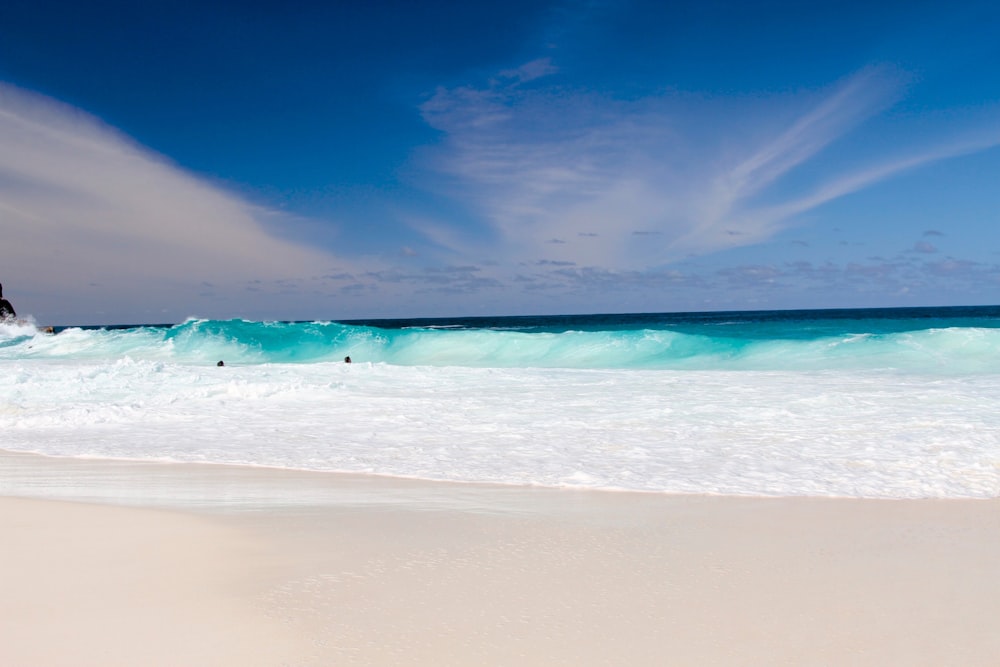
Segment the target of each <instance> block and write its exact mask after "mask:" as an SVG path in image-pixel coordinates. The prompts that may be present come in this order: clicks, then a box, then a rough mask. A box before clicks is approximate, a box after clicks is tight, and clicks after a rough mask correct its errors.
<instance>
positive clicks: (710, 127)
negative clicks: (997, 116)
mask: <svg viewBox="0 0 1000 667" xmlns="http://www.w3.org/2000/svg"><path fill="white" fill-rule="evenodd" d="M529 69H531V70H532V71H534V70H537V71H538V72H539V74H538V76H533V77H531V78H530V80H529V79H528V78H527V77H519V76H515V75H513V74H511V73H506V74H505V75H504V76H501V77H497V78H494V79H493V80H492V81H490V82H489V83H488V84H487V85H485V86H481V87H476V86H471V85H470V86H462V87H455V88H441V89H439V90H437V91H436V93H435V94H434V96H433V97H432V98H431V99H430V100H429V101H428V102H427V103H426V104H425V105H424V106H423V108H422V111H423V115H424V118H425V120H426V121H427V122H428V123H429V124H430V125H432V126H433V127H435V128H437V129H438V130H440V131H441V132H442V133H443V136H442V141H441V143H440V144H439V145H438V146H437V147H436V148H435V149H434V150H433V151H431V152H429V153H428V154H427V155H425V160H426V161H427V163H428V164H429V165H430V166H431V167H432V168H433V169H434V170H436V172H437V173H438V174H439V175H440V178H439V179H437V180H435V181H429V182H427V183H425V185H426V186H428V187H431V188H434V189H436V190H437V191H438V192H439V193H441V194H444V195H446V196H448V197H451V198H454V199H456V200H460V201H462V202H464V203H465V204H466V205H467V206H468V207H469V208H470V209H471V210H473V211H474V212H475V214H477V215H478V216H480V217H481V218H482V219H483V220H485V221H486V222H487V224H488V228H489V230H490V234H489V235H488V236H484V237H480V238H478V239H476V238H470V236H469V235H468V234H458V233H455V234H452V235H450V236H449V235H448V234H446V233H444V232H443V231H442V230H441V229H437V230H436V232H435V237H436V239H437V240H439V241H442V240H444V239H449V240H450V241H453V242H454V243H455V244H456V245H454V246H450V247H452V248H454V249H456V250H457V251H459V252H462V253H475V252H483V248H487V247H488V248H489V249H490V252H491V253H493V254H494V255H497V254H502V255H503V256H504V257H506V258H508V259H510V260H511V261H514V260H521V261H530V260H531V259H535V258H537V256H538V255H539V253H541V252H542V251H541V250H540V248H541V247H543V246H544V244H545V243H546V242H547V241H549V240H550V239H553V238H557V239H562V240H566V241H567V242H566V243H565V244H563V245H562V246H561V247H560V249H559V250H558V252H556V251H554V250H553V249H552V248H551V246H548V247H546V249H545V250H544V253H545V256H549V257H552V258H554V259H560V260H567V261H575V262H577V263H578V264H580V265H593V266H595V267H605V268H617V269H646V268H651V267H655V266H659V265H664V264H667V263H669V262H671V261H674V260H676V259H678V258H681V257H683V256H685V255H687V254H689V253H699V254H705V253H712V252H715V251H718V250H721V249H727V248H733V247H736V246H743V245H751V244H755V243H759V242H761V241H763V240H766V239H768V238H770V237H771V236H773V235H774V234H775V233H776V232H778V231H780V230H782V229H785V228H787V227H789V226H791V225H794V224H796V223H797V222H798V221H799V220H800V218H801V216H802V214H804V213H806V212H808V211H811V210H813V209H815V208H817V207H819V206H821V205H823V204H825V203H827V202H830V201H832V200H834V199H837V198H840V197H844V196H846V195H849V194H851V193H854V192H857V191H859V190H861V189H863V188H866V187H870V186H871V185H873V184H875V183H878V182H880V181H884V180H886V179H888V178H891V177H893V176H896V175H898V174H900V173H902V172H904V171H907V170H912V169H915V168H918V167H920V166H923V165H926V164H929V163H932V162H935V161H939V160H944V159H947V158H951V157H956V156H959V155H963V154H968V153H972V152H976V151H981V150H984V149H987V148H990V147H992V146H995V145H997V144H998V143H1000V131H994V130H991V129H989V127H986V126H983V127H984V128H985V129H980V130H979V131H976V132H973V133H972V134H970V135H967V136H965V137H956V136H952V137H950V138H941V137H939V139H938V143H937V144H933V143H931V142H932V138H926V137H925V138H923V139H922V140H921V142H917V143H911V144H910V149H909V150H910V151H911V152H910V153H909V154H892V153H878V152H877V150H876V149H871V150H861V151H856V152H854V153H853V154H852V155H851V160H849V161H848V160H846V159H843V157H842V156H841V159H840V160H839V161H833V162H831V163H829V164H826V163H824V161H823V160H822V159H821V156H823V155H824V154H825V151H827V150H829V149H830V147H832V146H833V145H834V144H836V143H837V142H839V141H842V140H845V139H846V138H848V137H850V136H851V134H852V132H854V131H855V130H857V129H858V128H859V127H860V126H862V125H863V124H864V123H866V122H867V121H869V120H871V119H873V118H874V117H876V116H878V115H879V114H880V113H882V112H884V111H885V110H886V109H888V108H889V107H891V106H892V105H893V104H894V103H895V102H896V101H898V100H899V99H900V98H901V96H902V95H903V94H904V92H905V87H906V85H907V76H906V75H905V73H902V72H899V71H897V70H895V69H894V68H891V67H869V68H865V69H863V70H861V71H859V72H857V73H855V74H853V75H851V76H849V77H847V78H845V79H844V80H842V81H840V82H837V83H834V84H832V85H830V86H829V87H827V88H826V89H822V90H804V91H800V92H798V93H794V94H782V95H771V96H765V95H761V96H756V97H746V98H739V99H722V98H718V97H707V96H699V95H697V94H692V93H683V92H678V91H667V92H662V93H657V94H655V95H650V96H648V97H646V98H643V99H629V100H621V99H614V98H611V97H607V96H600V95H597V94H595V93H592V92H584V91H580V90H574V89H569V88H566V87H565V86H563V85H555V83H553V84H552V85H548V84H547V82H546V77H547V75H549V74H550V73H551V72H554V67H551V66H548V65H547V66H546V67H544V68H543V67H539V66H534V67H533V68H529ZM525 81H527V82H528V83H527V84H525V83H524V82H525ZM921 144H922V145H923V148H921V147H920V146H921ZM553 255H554V256H553Z"/></svg>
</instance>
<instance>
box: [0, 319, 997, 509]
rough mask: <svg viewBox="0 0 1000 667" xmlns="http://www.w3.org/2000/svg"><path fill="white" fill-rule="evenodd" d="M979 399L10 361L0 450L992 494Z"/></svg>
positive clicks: (719, 385) (564, 376)
mask: <svg viewBox="0 0 1000 667" xmlns="http://www.w3.org/2000/svg"><path fill="white" fill-rule="evenodd" d="M62 336H63V334H60V338H61V337H62ZM60 344H71V338H70V339H67V341H66V342H65V343H60ZM998 398H1000V375H988V374H980V375H977V376H972V377H941V376H938V375H935V376H921V375H914V374H907V375H902V374H894V373H880V372H866V373H848V372H841V371H824V372H811V373H809V372H784V371H771V372H760V371H636V370H553V369H488V368H487V369H482V368H440V367H433V368H432V367H404V366H390V365H383V364H376V365H370V364H365V363H355V364H351V365H347V364H342V363H323V364H302V365H293V364H271V365H257V366H244V367H240V366H226V367H223V368H217V367H215V366H208V365H191V364H178V363H169V362H163V361H155V360H149V359H143V360H138V361H136V360H132V359H130V358H125V359H120V360H118V361H114V362H97V361H95V362H87V361H81V360H73V361H65V360H62V361H60V360H51V359H49V360H24V359H22V360H18V361H7V362H4V373H3V374H2V377H0V434H2V436H0V437H2V441H0V442H2V444H0V447H2V448H4V449H9V450H14V451H31V452H38V453H42V454H49V455H56V456H77V457H80V456H87V457H106V458H127V459H146V460H173V461H186V462H194V461H199V462H204V461H207V462H216V463H231V464H246V465H263V466H276V467H286V468H301V469H309V470H329V471H351V472H363V473H379V474H389V475H400V476H410V477H420V478H428V479H439V480H462V481H483V482H501V483H512V484H534V485H546V486H576V487H589V488H607V489H634V490H646V491H668V492H693V493H723V494H747V495H838V496H865V497H900V498H904V497H905V498H911V497H996V496H1000V413H998V411H997V410H996V409H995V406H996V405H997V399H998Z"/></svg>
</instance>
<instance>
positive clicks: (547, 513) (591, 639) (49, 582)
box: [0, 467, 1000, 666]
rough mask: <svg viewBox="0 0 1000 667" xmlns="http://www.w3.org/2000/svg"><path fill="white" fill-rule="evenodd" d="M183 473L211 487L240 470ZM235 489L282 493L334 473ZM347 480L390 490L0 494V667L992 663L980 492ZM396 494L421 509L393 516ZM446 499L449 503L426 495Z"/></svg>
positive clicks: (997, 602) (994, 505)
mask: <svg viewBox="0 0 1000 667" xmlns="http://www.w3.org/2000/svg"><path fill="white" fill-rule="evenodd" d="M181 468H183V467H181ZM187 470H191V469H190V468H188V469H187ZM179 474H181V475H182V476H183V475H184V473H183V472H181V473H179ZM198 474H199V475H207V476H208V478H211V477H212V475H215V474H218V476H219V477H218V479H219V480H220V481H219V483H220V484H222V481H221V480H222V476H224V475H229V477H228V478H227V480H226V483H227V484H229V483H232V476H233V475H234V474H236V476H237V477H240V476H241V475H243V474H244V473H233V471H232V470H228V471H227V470H219V472H218V473H215V472H212V471H209V472H207V473H206V472H204V471H201V472H200V473H198ZM246 476H247V479H248V480H251V481H248V482H247V483H251V482H252V483H253V484H258V485H259V484H261V483H262V480H267V482H268V483H269V484H272V485H273V486H276V487H279V488H280V487H281V486H282V485H287V484H293V483H294V480H296V479H300V480H304V481H307V480H311V481H310V482H309V483H313V482H316V480H322V483H323V484H326V485H337V484H344V485H348V486H349V485H350V484H352V483H353V482H352V481H351V479H350V478H340V477H337V476H311V477H310V476H306V475H303V476H301V477H296V476H295V475H289V474H287V473H276V472H267V471H254V472H253V473H246ZM203 483H204V479H202V480H201V481H199V484H203ZM304 483H305V482H304ZM365 484H367V485H368V488H369V489H373V490H374V491H375V492H376V493H378V492H379V491H381V492H383V493H384V495H385V497H386V498H389V500H388V501H387V502H384V503H381V504H377V503H371V502H355V503H346V502H340V503H336V502H326V503H320V504H312V505H297V506H289V507H284V508H275V507H272V508H271V509H267V510H257V511H242V512H233V511H229V512H222V513H219V512H206V511H204V510H201V511H185V512H181V511H176V510H175V511H165V510H157V509H134V508H123V507H109V506H102V505H89V504H77V503H66V502H56V501H42V500H20V499H13V498H0V540H2V547H0V635H2V636H3V641H0V664H2V665H32V666H35V665H74V666H75V665H140V664H141V665H344V664H365V665H397V664H398V665H468V664H485V665H560V664H565V665H622V664H628V665H663V664H671V665H709V664H711V665H996V664H997V656H1000V621H998V620H997V619H1000V577H998V576H997V575H996V573H997V567H998V565H997V564H998V563H1000V501H997V500H989V501H951V502H945V501H853V500H811V499H738V498H707V497H669V496H656V495H640V494H613V493H590V492H568V491H567V492H560V491H546V490H519V489H498V488H496V487H476V486H471V485H460V486H450V485H436V484H426V485H425V484H419V483H414V484H410V483H403V482H393V481H388V480H384V481H377V480H367V481H366V482H365ZM402 487H406V488H408V489H411V490H412V489H421V490H423V491H424V492H426V493H425V495H424V496H422V497H424V498H425V499H426V498H429V497H434V498H437V499H438V501H437V502H436V503H429V502H426V501H425V502H416V503H411V502H407V501H406V500H403V499H400V498H401V497H402V496H401V494H402V493H403V492H402V491H401V488H402ZM288 489H289V493H291V489H292V487H291V486H289V487H288ZM404 495H405V494H404ZM449 497H452V498H455V499H458V498H461V499H462V501H461V502H460V503H459V502H456V503H455V504H454V506H449V504H448V503H447V502H440V500H441V499H445V500H447V499H448V498H449ZM394 499H395V500H394Z"/></svg>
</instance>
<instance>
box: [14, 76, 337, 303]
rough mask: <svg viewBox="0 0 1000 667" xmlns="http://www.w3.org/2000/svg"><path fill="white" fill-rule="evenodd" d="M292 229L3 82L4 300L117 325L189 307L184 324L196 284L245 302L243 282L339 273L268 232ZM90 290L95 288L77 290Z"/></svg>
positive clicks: (74, 113) (324, 257)
mask: <svg viewBox="0 0 1000 667" xmlns="http://www.w3.org/2000/svg"><path fill="white" fill-rule="evenodd" d="M290 221H291V220H290V219H289V218H287V217H283V214H280V213H276V212H274V211H271V210H267V209H266V208H263V207H260V206H256V205H254V204H252V203H249V202H247V201H245V200H243V199H241V198H240V197H238V196H236V195H234V194H232V193H229V192H226V191H224V190H222V189H220V188H218V187H216V186H213V185H211V184H209V183H206V182H205V181H203V180H200V179H198V178H197V177H195V176H193V175H191V174H189V173H187V172H185V171H183V170H181V169H179V168H177V167H176V166H174V165H171V164H170V163H169V162H167V161H166V160H165V159H163V158H162V157H160V156H158V155H156V154H154V153H152V152H151V151H148V150H146V149H144V148H143V147H141V146H139V145H137V144H136V143H135V142H133V141H131V140H130V139H129V138H127V137H125V136H123V135H122V134H121V133H119V132H117V131H115V130H114V129H112V128H110V127H108V126H106V125H104V124H102V123H101V122H100V121H98V120H97V119H95V118H94V117H92V116H89V115H87V114H85V113H83V112H81V111H79V110H76V109H73V108H71V107H68V106H66V105H63V104H60V103H58V102H55V101H53V100H51V99H48V98H44V97H41V96H38V95H34V94H30V93H27V92H25V91H22V90H20V89H17V88H14V87H12V86H9V85H4V84H0V236H2V238H3V240H4V247H5V252H4V262H3V274H4V275H3V280H4V281H5V283H6V284H7V285H8V292H9V293H10V294H11V296H13V295H14V294H16V292H17V291H18V290H20V291H22V292H31V293H35V294H46V293H47V294H50V295H55V294H58V295H59V299H61V300H63V301H66V302H75V303H78V304H80V302H81V300H83V301H85V302H87V303H86V304H80V307H81V308H93V309H95V310H97V309H99V310H104V311H106V312H119V313H122V315H121V317H129V316H130V314H131V316H133V317H140V318H141V317H143V315H142V313H143V312H144V311H145V310H146V309H150V308H153V309H155V310H156V311H157V312H159V311H160V310H161V308H170V309H187V312H186V313H182V315H181V316H183V315H185V314H195V312H196V311H198V303H197V301H196V300H195V299H194V296H195V295H197V294H198V293H199V292H202V291H203V288H202V283H206V282H207V283H211V284H212V286H213V290H214V293H215V294H217V295H226V294H229V295H235V294H244V290H245V287H246V285H247V283H248V282H249V281H251V280H260V281H263V282H265V283H266V282H267V281H275V280H279V279H287V278H296V277H303V276H309V275H313V274H320V273H322V272H324V271H328V270H329V269H330V268H331V267H332V266H333V265H335V264H336V265H341V266H342V265H343V262H340V261H338V260H336V258H334V257H332V256H330V255H328V254H326V253H323V252H320V251H317V250H314V249H310V248H307V247H303V246H300V245H296V244H295V243H292V242H289V241H287V240H283V239H281V238H277V237H276V236H275V234H274V233H272V232H271V231H269V229H274V228H275V227H274V226H273V225H277V224H282V223H284V224H288V223H289V222H290ZM269 225H271V226H270V227H269ZM91 283H96V284H97V285H99V289H93V288H88V287H84V286H86V285H89V284H91ZM244 298H245V297H244ZM57 300H58V299H57ZM233 305H235V304H233ZM236 307H237V308H238V306H236ZM198 314H201V313H198Z"/></svg>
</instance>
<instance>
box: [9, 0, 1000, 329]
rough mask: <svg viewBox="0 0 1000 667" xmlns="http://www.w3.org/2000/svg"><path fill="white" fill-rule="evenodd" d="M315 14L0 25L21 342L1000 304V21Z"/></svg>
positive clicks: (13, 293)
mask: <svg viewBox="0 0 1000 667" xmlns="http://www.w3.org/2000/svg"><path fill="white" fill-rule="evenodd" d="M88 4H89V5H91V6H86V5H88ZM293 4H294V6H290V5H289V4H287V3H277V2H273V3H272V2H210V3H203V2H183V1H182V2H159V1H151V2H143V3H135V2H114V1H111V2H100V3H75V2H72V3H71V2H51V1H47V0H35V1H33V2H23V1H22V0H8V2H5V3H3V5H2V6H0V235H2V236H0V238H2V239H3V248H4V258H3V261H2V262H0V281H2V282H3V284H4V287H5V288H6V290H5V295H6V296H7V297H8V298H10V299H11V300H12V301H13V303H14V305H15V306H16V307H17V309H18V311H19V313H22V314H30V315H33V316H34V317H35V318H36V319H37V320H38V321H39V322H40V323H55V324H69V323H76V324H101V323H124V322H128V323H140V322H172V321H180V320H183V319H184V318H186V317H188V316H199V317H221V318H225V317H247V318H254V319H346V318H357V317H407V316H448V315H480V314H483V315H495V314H533V313H541V314H545V313H588V312H655V311H685V310H731V309H771V308H802V307H818V308H823V307H866V306H897V305H898V306H910V305H950V304H986V303H989V304H993V303H998V302H1000V244H998V236H1000V232H998V231H997V229H998V224H997V223H998V222H1000V220H998V217H1000V215H998V214H1000V187H998V186H997V180H998V179H997V176H998V174H1000V69H998V68H997V67H996V64H997V63H1000V41H998V40H997V39H996V38H995V35H996V27H997V26H998V25H1000V9H997V8H994V6H993V5H992V4H991V3H985V2H984V3H968V2H959V3H948V4H946V3H944V2H888V3H857V4H853V3H828V4H827V3H799V2H796V3H791V2H757V3H751V2H705V1H698V2H674V3H660V2H624V1H623V2H613V1H609V2H601V1H592V2H516V1H513V2H512V1H505V2H502V3H501V2H496V3H492V2H487V3H455V2H422V3H409V2H369V3H338V2H315V3H311V2H305V3H293Z"/></svg>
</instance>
